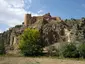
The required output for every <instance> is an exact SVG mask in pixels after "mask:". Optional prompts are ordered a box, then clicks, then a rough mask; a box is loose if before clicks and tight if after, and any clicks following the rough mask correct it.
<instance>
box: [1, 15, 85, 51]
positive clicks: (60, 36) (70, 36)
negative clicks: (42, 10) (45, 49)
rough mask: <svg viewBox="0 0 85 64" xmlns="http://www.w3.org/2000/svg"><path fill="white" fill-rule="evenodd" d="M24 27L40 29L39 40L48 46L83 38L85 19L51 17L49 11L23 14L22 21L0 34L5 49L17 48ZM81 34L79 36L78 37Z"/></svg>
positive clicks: (84, 35)
mask: <svg viewBox="0 0 85 64" xmlns="http://www.w3.org/2000/svg"><path fill="white" fill-rule="evenodd" d="M26 28H36V29H38V30H39V31H40V34H41V40H42V43H44V45H46V46H48V45H51V44H54V43H57V42H74V41H76V40H77V41H78V40H82V39H84V38H85V19H84V18H83V19H70V20H68V19H66V20H62V19H61V18H60V17H52V16H51V15H50V13H47V14H45V15H43V16H33V17H32V16H31V14H25V18H24V23H23V24H22V25H17V26H15V27H13V28H10V29H9V30H7V31H5V32H4V33H1V34H0V43H2V42H3V43H4V45H5V51H6V52H9V51H10V50H15V51H16V50H17V46H18V43H19V36H20V35H21V34H22V33H23V31H24V29H26ZM80 36H81V38H79V37H80Z"/></svg>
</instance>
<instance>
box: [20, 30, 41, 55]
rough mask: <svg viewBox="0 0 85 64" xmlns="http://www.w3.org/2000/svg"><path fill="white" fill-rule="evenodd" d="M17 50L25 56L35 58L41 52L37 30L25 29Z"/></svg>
mask: <svg viewBox="0 0 85 64" xmlns="http://www.w3.org/2000/svg"><path fill="white" fill-rule="evenodd" d="M19 48H20V50H21V53H22V54H24V55H25V56H35V55H39V54H40V53H41V52H42V43H41V42H40V33H39V31H38V30H37V29H30V28H28V29H26V30H25V31H24V33H23V34H22V35H21V36H20V43H19Z"/></svg>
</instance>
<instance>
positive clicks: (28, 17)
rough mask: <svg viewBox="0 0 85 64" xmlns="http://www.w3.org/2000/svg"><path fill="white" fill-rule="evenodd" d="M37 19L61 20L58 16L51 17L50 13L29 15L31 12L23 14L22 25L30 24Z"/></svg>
mask: <svg viewBox="0 0 85 64" xmlns="http://www.w3.org/2000/svg"><path fill="white" fill-rule="evenodd" d="M39 19H42V20H45V21H50V20H56V21H62V20H61V18H60V17H52V16H51V15H50V13H47V14H45V15H43V16H33V17H32V16H31V14H25V18H24V26H29V25H30V24H33V23H35V22H36V21H37V20H39Z"/></svg>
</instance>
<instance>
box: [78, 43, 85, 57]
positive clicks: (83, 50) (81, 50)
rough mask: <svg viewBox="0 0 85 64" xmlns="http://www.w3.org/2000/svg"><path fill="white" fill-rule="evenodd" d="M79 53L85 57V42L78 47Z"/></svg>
mask: <svg viewBox="0 0 85 64" xmlns="http://www.w3.org/2000/svg"><path fill="white" fill-rule="evenodd" d="M78 50H79V54H80V56H81V57H83V58H85V43H82V44H80V45H79V47H78Z"/></svg>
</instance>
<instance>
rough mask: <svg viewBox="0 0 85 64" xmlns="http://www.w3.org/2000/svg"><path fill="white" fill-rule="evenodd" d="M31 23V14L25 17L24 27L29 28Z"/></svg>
mask: <svg viewBox="0 0 85 64" xmlns="http://www.w3.org/2000/svg"><path fill="white" fill-rule="evenodd" d="M30 22H31V14H25V17H24V26H28V25H29V24H30Z"/></svg>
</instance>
